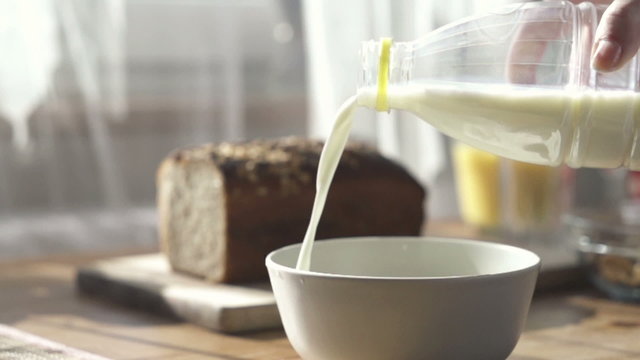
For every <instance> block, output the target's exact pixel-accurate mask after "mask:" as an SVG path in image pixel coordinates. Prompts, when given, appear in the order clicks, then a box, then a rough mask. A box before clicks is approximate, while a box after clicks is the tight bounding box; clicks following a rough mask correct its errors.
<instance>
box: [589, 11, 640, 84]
mask: <svg viewBox="0 0 640 360" xmlns="http://www.w3.org/2000/svg"><path fill="white" fill-rule="evenodd" d="M638 48H640V0H614V1H613V2H611V5H609V7H607V9H606V10H605V12H604V14H603V15H602V20H600V24H599V25H598V29H597V30H596V34H595V43H594V46H593V49H594V50H593V54H592V57H591V67H593V68H594V69H595V70H598V71H603V72H606V71H614V70H617V69H619V68H621V67H622V66H624V64H626V63H627V62H628V61H629V60H630V59H631V58H632V57H633V56H634V55H635V54H636V53H637V52H638Z"/></svg>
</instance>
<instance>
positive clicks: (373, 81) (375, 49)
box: [358, 40, 415, 92]
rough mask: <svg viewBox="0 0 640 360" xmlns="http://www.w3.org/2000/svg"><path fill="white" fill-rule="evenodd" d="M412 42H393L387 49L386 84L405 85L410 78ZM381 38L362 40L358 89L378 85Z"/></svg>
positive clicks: (371, 87)
mask: <svg viewBox="0 0 640 360" xmlns="http://www.w3.org/2000/svg"><path fill="white" fill-rule="evenodd" d="M414 46H415V45H414V43H413V42H393V43H392V44H391V48H390V50H389V55H390V56H389V62H388V85H389V86H396V85H406V84H407V83H408V82H409V81H410V80H411V74H412V68H413V51H414ZM382 47H383V45H382V40H370V41H366V42H363V44H362V48H361V53H360V55H361V60H362V71H361V72H360V78H359V79H358V91H359V92H360V91H361V90H365V89H373V88H376V87H377V86H378V80H379V79H378V76H379V74H380V64H381V62H380V55H381V51H382Z"/></svg>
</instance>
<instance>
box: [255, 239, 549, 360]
mask: <svg viewBox="0 0 640 360" xmlns="http://www.w3.org/2000/svg"><path fill="white" fill-rule="evenodd" d="M299 250H300V244H296V245H291V246H287V247H284V248H282V249H279V250H276V251H274V252H272V253H271V254H269V256H267V260H266V264H267V268H268V269H269V277H270V279H271V285H272V286H273V291H274V294H275V297H276V301H277V303H278V309H279V311H280V316H281V317H282V322H283V324H284V328H285V331H286V333H287V337H288V338H289V341H290V342H291V344H292V345H293V347H294V349H295V350H296V351H297V352H298V354H299V355H300V356H301V357H302V358H303V359H305V360H342V359H344V360H360V359H362V360H376V359H380V360H403V359H407V360H416V359H438V360H440V359H445V360H460V359H470V360H484V359H487V360H499V359H506V358H507V356H509V354H510V353H511V351H513V348H514V347H515V345H516V343H517V341H518V338H519V337H520V333H521V332H522V328H523V325H524V322H525V319H526V315H527V311H528V309H529V304H530V302H531V297H532V294H533V289H534V286H535V282H536V278H537V275H538V269H539V266H540V259H539V258H538V256H536V255H535V254H534V253H532V252H530V251H527V250H523V249H519V248H516V247H512V246H507V245H499V244H493V243H486V242H479V241H471V240H458V239H445V238H418V237H369V238H347V239H336V240H323V241H318V242H316V244H315V245H314V249H313V257H312V265H311V271H299V270H296V269H295V263H296V259H297V256H298V252H299Z"/></svg>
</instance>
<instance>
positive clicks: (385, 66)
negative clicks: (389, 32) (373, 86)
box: [376, 38, 392, 111]
mask: <svg viewBox="0 0 640 360" xmlns="http://www.w3.org/2000/svg"><path fill="white" fill-rule="evenodd" d="M391 43H392V40H391V38H382V39H380V45H381V47H380V62H379V63H378V96H377V98H376V110H378V111H389V99H387V85H388V84H389V61H390V58H391Z"/></svg>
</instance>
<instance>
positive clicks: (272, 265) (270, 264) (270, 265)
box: [265, 236, 541, 281]
mask: <svg viewBox="0 0 640 360" xmlns="http://www.w3.org/2000/svg"><path fill="white" fill-rule="evenodd" d="M380 239H386V240H388V239H402V240H404V241H411V242H422V241H432V242H440V243H463V244H474V245H480V246H485V247H491V248H499V249H500V248H501V249H507V250H509V251H517V252H523V253H525V254H527V255H528V256H531V257H532V259H533V263H531V264H529V265H526V266H523V267H521V268H517V269H515V270H510V271H501V272H495V273H487V274H477V275H451V276H368V275H343V274H334V273H325V272H318V271H310V270H299V269H296V268H295V267H290V266H285V265H281V264H279V263H276V262H275V261H274V260H273V257H274V256H275V255H276V254H277V253H279V252H281V251H285V250H288V249H291V248H295V247H300V246H301V245H302V244H301V243H295V244H291V245H287V246H283V247H281V248H278V249H276V250H273V251H271V252H270V253H269V254H268V255H267V256H266V258H265V265H266V267H267V269H269V270H272V269H273V270H278V271H283V272H285V273H289V274H293V275H299V276H305V277H314V278H333V279H344V280H371V281H425V280H429V281H452V280H456V281H469V280H477V279H484V278H488V277H491V278H498V277H506V276H514V275H516V274H520V273H526V272H530V271H532V270H534V271H536V272H538V271H539V270H540V267H541V260H540V256H538V255H537V254H536V253H534V252H533V251H531V250H528V249H524V248H521V247H517V246H513V245H507V244H502V243H497V242H491V241H483V240H473V239H464V238H455V237H444V236H355V237H344V238H331V239H321V240H320V244H323V243H324V244H326V243H335V242H342V241H354V242H366V241H372V240H380ZM394 241H396V240H394ZM314 246H316V244H314Z"/></svg>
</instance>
